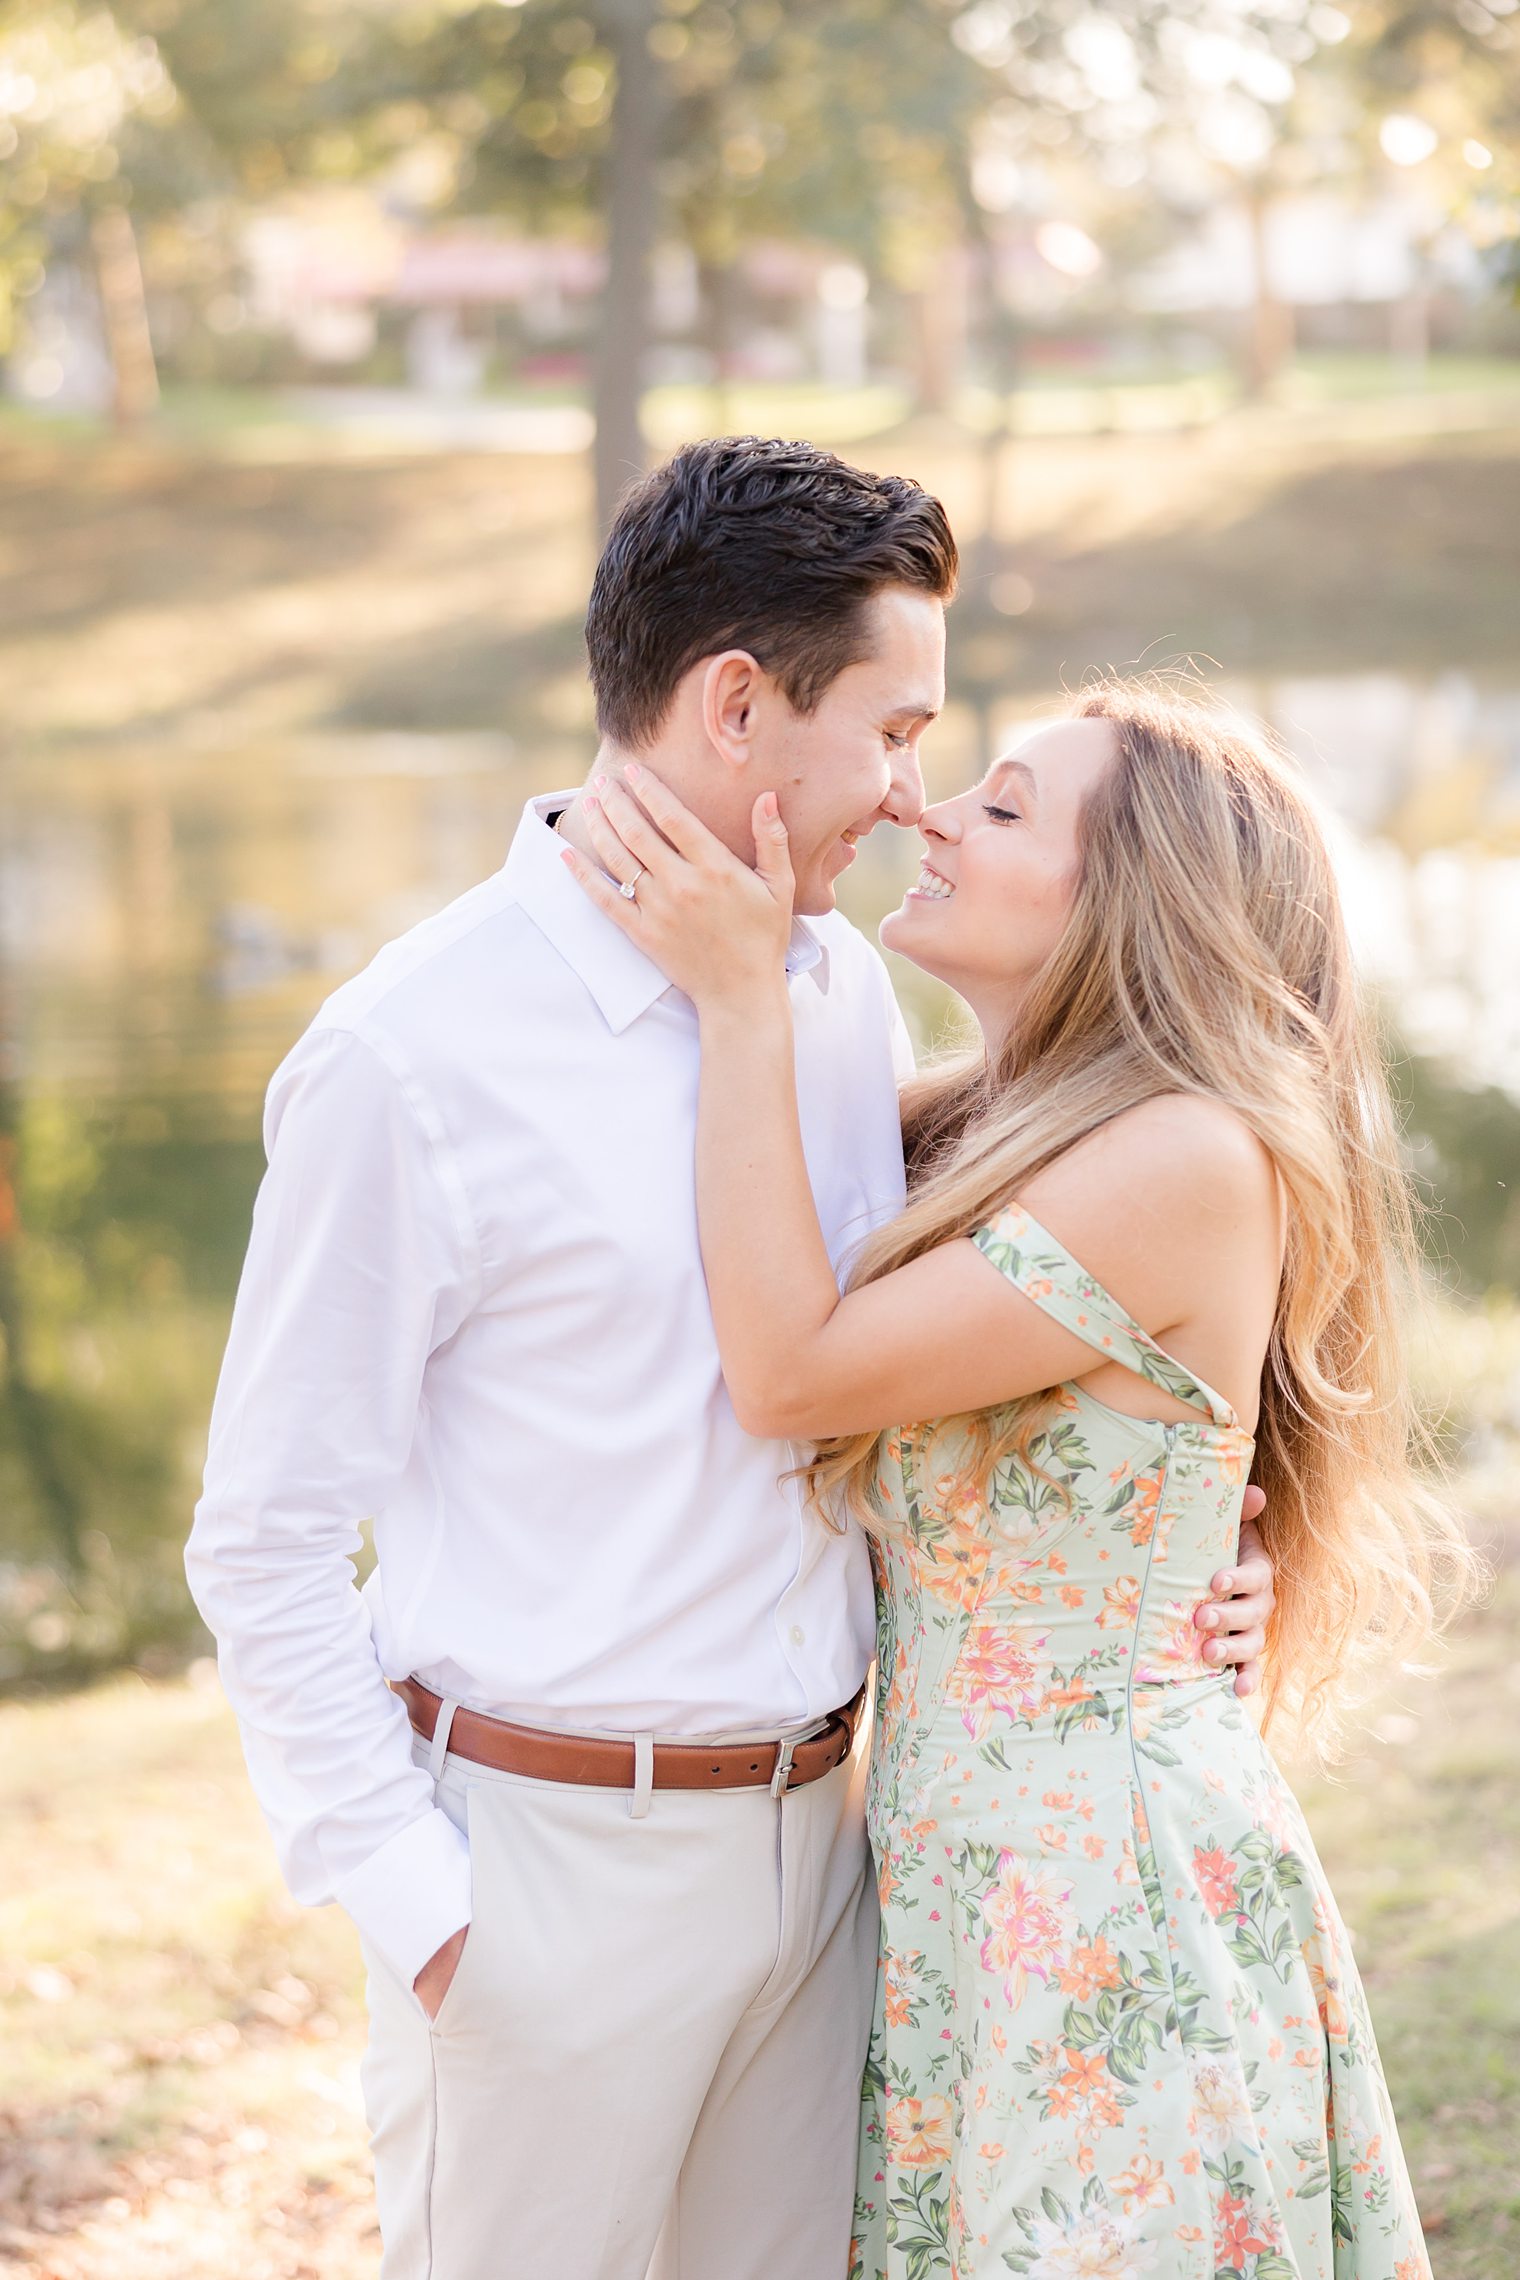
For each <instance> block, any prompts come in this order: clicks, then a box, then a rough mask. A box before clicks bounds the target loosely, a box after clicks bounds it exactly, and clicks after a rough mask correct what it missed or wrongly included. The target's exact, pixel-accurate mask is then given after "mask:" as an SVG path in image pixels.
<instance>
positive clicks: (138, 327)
mask: <svg viewBox="0 0 1520 2280" xmlns="http://www.w3.org/2000/svg"><path fill="white" fill-rule="evenodd" d="M90 250H91V252H92V254H93V255H94V258H95V281H96V284H97V285H98V287H99V290H100V307H101V314H102V316H103V318H104V320H105V333H106V348H107V352H108V353H109V355H110V359H111V412H112V417H113V418H114V419H115V421H116V425H117V426H118V427H119V428H131V427H136V426H137V425H138V424H139V422H140V421H142V420H145V419H146V418H147V417H148V414H149V413H150V412H151V411H152V410H153V409H154V407H155V406H156V405H157V403H158V366H157V364H156V363H155V362H154V358H153V339H152V335H151V334H150V333H149V330H148V303H147V296H146V295H145V293H144V292H143V275H142V263H141V261H140V260H139V259H138V254H137V236H136V232H135V231H134V230H133V228H132V217H131V215H130V214H129V213H128V212H127V209H126V207H125V206H104V207H102V208H101V210H100V212H99V213H97V214H96V215H95V217H94V219H93V220H92V221H91V224H90Z"/></svg>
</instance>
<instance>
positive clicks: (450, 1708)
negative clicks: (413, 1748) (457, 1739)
mask: <svg viewBox="0 0 1520 2280" xmlns="http://www.w3.org/2000/svg"><path fill="white" fill-rule="evenodd" d="M458 1708H459V1704H458V1703H457V1702H456V1701H455V1700H454V1698H453V1696H452V1695H451V1694H446V1695H445V1696H444V1698H443V1700H442V1701H441V1702H440V1703H439V1705H438V1723H437V1725H436V1726H435V1727H434V1728H433V1746H432V1748H431V1749H430V1750H429V1751H428V1773H429V1774H430V1776H431V1777H432V1779H433V1780H434V1781H437V1780H439V1779H440V1778H441V1777H442V1774H443V1761H444V1759H445V1758H446V1757H447V1756H448V1754H449V1735H450V1733H451V1731H452V1730H453V1725H454V1712H455V1711H456V1710H457V1709H458Z"/></svg>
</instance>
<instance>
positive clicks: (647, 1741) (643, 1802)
mask: <svg viewBox="0 0 1520 2280" xmlns="http://www.w3.org/2000/svg"><path fill="white" fill-rule="evenodd" d="M653 1795H654V1736H653V1734H635V1735H634V1737H633V1794H632V1796H631V1797H630V1798H629V1800H628V1818H629V1819H630V1820H631V1821H642V1820H644V1819H645V1818H646V1816H647V1814H648V1812H649V1800H650V1798H651V1797H652V1796H653Z"/></svg>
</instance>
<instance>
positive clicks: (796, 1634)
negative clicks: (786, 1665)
mask: <svg viewBox="0 0 1520 2280" xmlns="http://www.w3.org/2000/svg"><path fill="white" fill-rule="evenodd" d="M791 1639H792V1645H793V1646H794V1647H805V1646H806V1645H807V1633H806V1631H804V1629H803V1628H802V1625H801V1624H800V1623H794V1624H793V1625H792V1631H791Z"/></svg>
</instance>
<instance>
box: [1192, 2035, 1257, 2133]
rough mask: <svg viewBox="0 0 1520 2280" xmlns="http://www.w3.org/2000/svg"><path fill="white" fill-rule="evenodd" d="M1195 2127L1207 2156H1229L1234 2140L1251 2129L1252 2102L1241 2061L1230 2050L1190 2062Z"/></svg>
mask: <svg viewBox="0 0 1520 2280" xmlns="http://www.w3.org/2000/svg"><path fill="white" fill-rule="evenodd" d="M1191 2072H1192V2078H1193V2082H1192V2088H1193V2117H1192V2118H1193V2126H1194V2128H1195V2129H1196V2130H1197V2132H1198V2138H1199V2142H1200V2143H1201V2145H1202V2147H1203V2150H1204V2152H1205V2153H1208V2154H1216V2155H1217V2154H1221V2153H1227V2152H1228V2151H1229V2149H1230V2146H1231V2145H1232V2143H1233V2142H1234V2140H1235V2139H1236V2138H1238V2137H1243V2136H1248V2135H1249V2132H1250V2129H1251V2122H1252V2115H1251V2099H1250V2093H1249V2092H1248V2091H1247V2089H1246V2079H1245V2076H1244V2074H1243V2073H1242V2072H1241V2066H1240V2059H1239V2057H1238V2056H1237V2054H1236V2053H1235V2052H1234V2051H1233V2050H1231V2051H1221V2052H1220V2053H1219V2054H1218V2055H1217V2056H1215V2055H1214V2054H1212V2053H1210V2054H1208V2055H1206V2056H1203V2057H1198V2058H1194V2059H1193V2060H1192V2062H1191Z"/></svg>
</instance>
